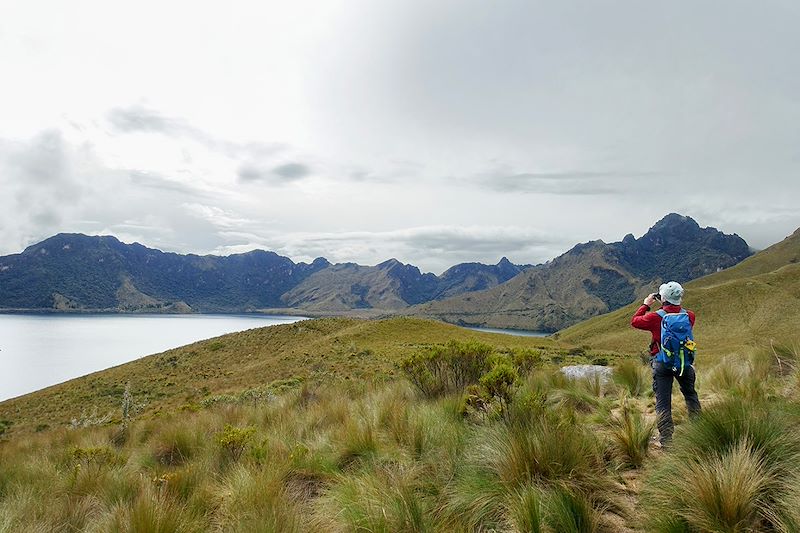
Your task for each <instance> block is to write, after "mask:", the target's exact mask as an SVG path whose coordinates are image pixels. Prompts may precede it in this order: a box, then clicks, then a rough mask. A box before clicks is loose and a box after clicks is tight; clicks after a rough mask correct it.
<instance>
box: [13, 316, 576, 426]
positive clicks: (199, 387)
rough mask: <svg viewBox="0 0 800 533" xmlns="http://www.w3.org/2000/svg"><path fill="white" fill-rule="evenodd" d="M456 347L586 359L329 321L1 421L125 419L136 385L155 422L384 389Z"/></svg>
mask: <svg viewBox="0 0 800 533" xmlns="http://www.w3.org/2000/svg"><path fill="white" fill-rule="evenodd" d="M453 339H456V340H461V341H468V340H479V341H482V342H484V343H487V344H489V345H490V346H493V347H495V348H496V349H498V350H501V351H508V350H514V349H540V350H552V351H553V354H554V355H556V356H560V357H562V358H565V359H570V358H572V359H574V360H576V361H584V360H587V359H585V358H583V357H578V356H565V353H566V352H567V351H568V350H561V349H560V348H559V347H558V346H557V345H556V344H555V343H553V341H552V340H550V339H547V338H533V337H518V336H512V335H501V334H492V333H484V332H478V331H472V330H468V329H464V328H460V327H456V326H452V325H449V324H443V323H441V322H435V321H432V320H422V319H417V318H392V319H387V320H377V321H367V320H357V319H345V318H325V319H316V320H308V321H302V322H297V323H294V324H285V325H278V326H271V327H267V328H257V329H251V330H248V331H244V332H240V333H232V334H229V335H224V336H221V337H217V338H214V339H209V340H207V341H201V342H197V343H194V344H190V345H188V346H183V347H180V348H176V349H173V350H168V351H166V352H163V353H160V354H155V355H151V356H148V357H144V358H141V359H138V360H136V361H132V362H130V363H126V364H123V365H120V366H117V367H114V368H111V369H108V370H104V371H101V372H96V373H94V374H90V375H88V376H84V377H81V378H77V379H74V380H71V381H68V382H66V383H62V384H60V385H55V386H52V387H48V388H46V389H43V390H41V391H37V392H34V393H31V394H28V395H25V396H21V397H19V398H15V399H11V400H7V401H5V402H2V403H0V420H10V421H13V422H14V425H13V428H14V431H30V430H32V429H35V428H36V427H37V426H43V425H47V426H49V427H61V426H65V425H69V424H70V423H71V422H72V421H73V420H81V419H86V418H92V417H102V416H105V415H106V414H107V413H109V412H112V411H114V412H115V413H116V411H118V407H119V404H120V402H121V400H122V395H123V392H124V390H125V387H126V386H127V384H130V387H131V391H132V393H133V395H134V396H135V397H136V398H138V400H139V401H141V402H144V403H145V404H146V410H145V414H147V415H148V416H152V415H157V414H158V413H163V412H169V411H171V410H175V409H180V408H182V407H183V408H184V409H191V408H193V407H195V406H196V405H198V404H199V403H200V402H202V401H203V400H204V399H206V398H208V397H209V396H213V395H220V394H227V393H238V392H241V391H242V390H245V389H253V390H260V389H266V388H268V387H270V386H271V385H272V386H274V384H275V383H278V384H280V380H288V381H289V382H294V383H296V382H298V381H308V382H314V383H323V382H347V381H355V382H359V383H363V382H382V381H385V380H389V379H392V378H394V377H396V375H397V364H398V362H399V361H400V360H401V359H402V358H404V357H407V356H408V355H410V354H411V353H413V352H414V351H415V350H418V349H420V348H422V347H426V346H430V345H434V344H443V343H446V342H447V341H449V340H453ZM559 350H561V352H564V353H561V354H560V355H559V353H560V352H559ZM578 352H581V350H578ZM276 380H278V381H276ZM114 416H117V414H115V415H114Z"/></svg>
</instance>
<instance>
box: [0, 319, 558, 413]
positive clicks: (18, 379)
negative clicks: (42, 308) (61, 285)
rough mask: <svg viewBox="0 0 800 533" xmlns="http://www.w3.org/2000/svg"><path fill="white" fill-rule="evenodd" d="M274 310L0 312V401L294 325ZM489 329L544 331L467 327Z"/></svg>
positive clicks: (516, 332)
mask: <svg viewBox="0 0 800 533" xmlns="http://www.w3.org/2000/svg"><path fill="white" fill-rule="evenodd" d="M298 320H304V318H303V317H294V316H275V315H65V314H40V315H24V314H21V315H14V314H10V315H4V314H0V401H3V400H7V399H9V398H14V397H16V396H20V395H22V394H27V393H29V392H33V391H35V390H38V389H41V388H44V387H48V386H50V385H55V384H56V383H61V382H63V381H67V380H69V379H72V378H77V377H79V376H84V375H86V374H90V373H92V372H97V371H98V370H103V369H106V368H109V367H112V366H116V365H119V364H122V363H127V362H128V361H133V360H134V359H138V358H140V357H144V356H145V355H150V354H154V353H159V352H163V351H164V350H169V349H170V348H177V347H178V346H184V345H186V344H191V343H193V342H196V341H199V340H203V339H210V338H211V337H217V336H219V335H224V334H226V333H233V332H235V331H244V330H246V329H251V328H260V327H264V326H272V325H275V324H291V323H292V322H297V321H298ZM468 329H474V330H476V331H486V332H490V333H506V334H510V335H523V336H544V335H546V334H545V333H538V332H535V331H522V330H504V329H494V328H468Z"/></svg>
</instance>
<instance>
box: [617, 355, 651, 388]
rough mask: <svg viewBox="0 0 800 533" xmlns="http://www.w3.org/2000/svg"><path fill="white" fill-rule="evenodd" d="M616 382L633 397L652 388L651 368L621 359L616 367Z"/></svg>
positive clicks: (630, 360)
mask: <svg viewBox="0 0 800 533" xmlns="http://www.w3.org/2000/svg"><path fill="white" fill-rule="evenodd" d="M614 382H615V383H616V384H617V385H619V386H620V387H621V388H623V389H624V390H626V391H627V392H628V394H630V395H631V396H633V397H638V396H642V395H643V394H645V393H646V392H647V391H648V390H651V388H652V375H651V371H650V368H649V367H647V366H645V365H642V364H641V363H640V362H639V361H636V360H633V359H621V360H620V361H619V362H618V363H617V365H616V366H615V367H614Z"/></svg>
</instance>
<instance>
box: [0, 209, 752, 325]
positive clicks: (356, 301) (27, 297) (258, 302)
mask: <svg viewBox="0 0 800 533" xmlns="http://www.w3.org/2000/svg"><path fill="white" fill-rule="evenodd" d="M750 253H751V252H750V250H749V248H748V246H747V243H745V241H744V240H742V239H741V238H740V237H738V236H737V235H726V234H724V233H721V232H720V231H718V230H716V229H714V228H700V227H699V226H698V224H697V223H696V222H695V221H694V220H692V219H691V218H689V217H683V216H680V215H676V214H670V215H668V216H666V217H665V218H664V219H662V220H661V221H659V222H658V223H656V224H655V225H654V226H653V227H652V228H650V230H649V231H648V232H647V234H645V235H644V236H643V237H641V238H639V239H636V238H634V236H633V235H628V236H626V237H625V238H624V239H623V240H622V241H621V242H616V243H611V244H605V243H603V242H602V241H592V242H588V243H585V244H579V245H577V246H575V247H574V248H572V249H571V250H569V251H568V252H566V253H565V254H563V255H561V256H560V257H558V258H556V259H554V260H552V261H550V262H548V263H545V264H542V265H536V266H532V265H515V264H513V263H511V262H510V261H509V260H508V259H506V258H503V259H501V260H500V262H499V263H497V264H496V265H484V264H481V263H462V264H459V265H456V266H453V267H451V268H450V269H448V270H447V271H446V272H444V273H443V274H442V275H440V276H436V275H434V274H430V273H422V272H420V270H419V269H418V268H417V267H415V266H413V265H407V264H403V263H401V262H399V261H397V260H396V259H390V260H388V261H385V262H383V263H380V264H378V265H375V266H362V265H357V264H354V263H343V264H331V263H330V262H329V261H328V260H326V259H324V258H318V259H315V260H314V261H313V262H311V263H310V264H309V263H295V262H293V261H292V260H291V259H289V258H287V257H283V256H280V255H278V254H276V253H274V252H267V251H263V250H256V251H253V252H248V253H244V254H236V255H230V256H225V257H220V256H213V255H206V256H198V255H181V254H175V253H165V252H161V251H159V250H155V249H151V248H147V247H145V246H142V245H141V244H124V243H122V242H120V241H119V240H117V239H116V238H114V237H109V236H101V237H90V236H86V235H81V234H59V235H56V236H54V237H51V238H49V239H46V240H44V241H42V242H40V243H38V244H34V245H32V246H29V247H28V248H26V249H25V250H24V251H23V252H22V253H20V254H13V255H7V256H3V257H0V310H16V311H45V310H47V311H64V312H70V311H71V312H81V311H82V312H88V311H103V312H187V313H188V312H201V313H209V312H253V311H263V310H267V309H269V310H272V311H276V310H285V311H287V312H288V311H292V312H299V313H309V314H337V313H353V312H363V311H364V310H371V311H372V312H373V313H377V314H413V315H421V316H431V317H437V318H440V319H443V320H445V321H449V322H454V323H460V324H469V325H487V326H495V327H512V328H520V329H535V330H545V331H554V330H557V329H560V328H562V327H565V326H567V325H570V324H572V323H575V322H577V321H579V320H582V319H584V318H587V317H590V316H593V315H597V314H600V313H603V312H606V311H609V310H613V309H616V308H619V307H621V306H623V305H625V304H627V303H629V302H630V301H632V300H633V299H634V298H635V297H636V296H637V295H638V294H640V293H641V292H643V291H644V290H645V288H649V287H655V285H656V284H657V283H658V282H660V281H661V280H666V279H676V280H678V281H688V280H690V279H694V278H697V277H699V276H703V275H705V274H709V273H712V272H716V271H718V270H721V269H723V268H727V267H729V266H732V265H734V264H736V263H738V262H739V261H741V260H742V259H744V258H746V257H748V256H749V255H750Z"/></svg>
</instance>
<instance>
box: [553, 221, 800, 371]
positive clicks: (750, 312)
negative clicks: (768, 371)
mask: <svg viewBox="0 0 800 533" xmlns="http://www.w3.org/2000/svg"><path fill="white" fill-rule="evenodd" d="M685 289H686V297H685V301H684V302H683V303H684V306H685V307H687V308H689V309H692V310H693V311H695V312H696V313H697V327H696V330H695V333H696V336H697V341H698V346H699V350H700V354H707V355H711V356H720V355H725V354H730V353H739V354H742V353H744V352H747V351H748V350H751V349H753V348H754V347H764V346H769V345H770V343H773V342H794V341H798V340H800V332H798V329H797V324H800V230H798V231H795V232H794V233H793V234H792V235H790V236H789V237H787V238H786V239H784V240H783V241H781V242H779V243H777V244H775V245H773V246H770V247H769V248H767V249H765V250H763V251H761V252H759V253H757V254H755V255H753V256H752V257H749V258H748V259H746V260H744V261H742V262H741V263H739V264H738V265H736V266H734V267H731V268H729V269H727V270H723V271H721V272H718V273H715V274H711V275H709V276H705V277H702V278H699V279H697V280H694V281H692V282H690V283H687V284H686V285H685ZM638 306H639V303H638V302H637V303H636V304H631V305H629V306H626V307H624V308H622V309H620V310H618V311H615V312H613V313H608V314H606V315H603V316H600V317H596V318H593V319H590V320H587V321H585V322H582V323H580V324H577V325H575V326H573V327H570V328H567V329H565V330H563V331H561V332H560V333H559V335H558V337H559V338H560V339H561V340H563V341H564V342H568V343H577V344H589V345H591V346H592V347H594V348H598V349H605V350H613V351H617V352H621V353H633V352H637V351H639V350H640V349H641V348H642V347H644V346H646V345H647V343H648V342H649V340H648V338H647V334H646V333H643V332H641V331H637V330H634V329H632V328H631V327H630V325H629V324H630V317H631V316H632V315H633V313H634V311H635V310H636V308H637V307H638Z"/></svg>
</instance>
